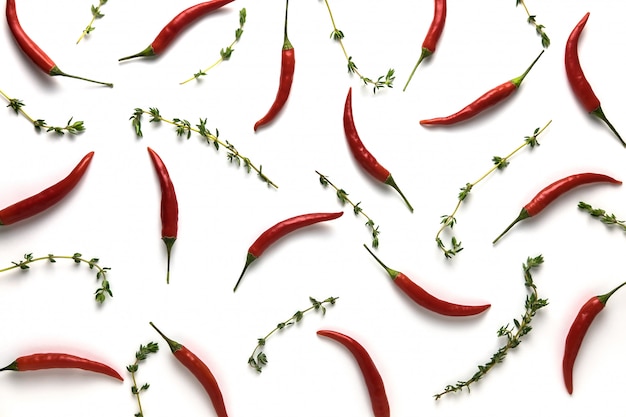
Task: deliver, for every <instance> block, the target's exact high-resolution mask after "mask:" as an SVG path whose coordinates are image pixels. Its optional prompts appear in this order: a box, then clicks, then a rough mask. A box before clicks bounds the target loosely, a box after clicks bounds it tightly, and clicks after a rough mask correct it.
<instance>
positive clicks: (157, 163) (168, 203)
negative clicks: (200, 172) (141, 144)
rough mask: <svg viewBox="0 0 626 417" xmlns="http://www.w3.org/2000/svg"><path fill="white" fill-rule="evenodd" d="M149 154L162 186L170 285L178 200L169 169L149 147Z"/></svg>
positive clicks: (176, 233)
mask: <svg viewBox="0 0 626 417" xmlns="http://www.w3.org/2000/svg"><path fill="white" fill-rule="evenodd" d="M148 153H149V154H150V159H152V164H153V165H154V169H155V170H156V172H157V176H158V178H159V184H160V186H161V238H162V239H163V242H165V247H166V248H167V283H168V284H169V283H170V257H171V253H172V246H174V242H176V238H177V236H178V200H177V199H176V191H175V190H174V184H173V183H172V179H171V178H170V174H169V173H168V172H167V167H166V166H165V164H164V163H163V160H161V158H160V157H159V155H157V153H156V152H155V151H154V150H152V148H150V147H148Z"/></svg>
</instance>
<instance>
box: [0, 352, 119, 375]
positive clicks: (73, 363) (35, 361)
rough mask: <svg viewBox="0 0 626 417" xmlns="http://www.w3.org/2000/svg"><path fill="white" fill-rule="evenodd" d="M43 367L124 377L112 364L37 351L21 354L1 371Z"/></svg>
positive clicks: (22, 370) (20, 370)
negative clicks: (25, 354)
mask: <svg viewBox="0 0 626 417" xmlns="http://www.w3.org/2000/svg"><path fill="white" fill-rule="evenodd" d="M42 369H82V370H84V371H90V372H97V373H100V374H103V375H108V376H110V377H113V378H116V379H119V380H120V381H123V380H124V378H122V376H121V375H120V374H119V373H118V372H117V371H116V370H115V369H113V368H111V367H110V366H108V365H106V364H104V363H101V362H97V361H93V360H90V359H86V358H81V357H79V356H75V355H69V354H67V353H35V354H32V355H27V356H20V357H19V358H17V359H16V360H14V361H13V362H12V363H10V364H9V365H7V366H5V367H4V368H0V371H18V372H24V371H38V370H42Z"/></svg>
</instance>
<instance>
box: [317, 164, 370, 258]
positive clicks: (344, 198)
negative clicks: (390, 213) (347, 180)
mask: <svg viewBox="0 0 626 417" xmlns="http://www.w3.org/2000/svg"><path fill="white" fill-rule="evenodd" d="M315 173H316V174H317V175H319V177H320V178H319V180H320V184H322V186H323V187H326V186H328V185H330V186H331V187H333V188H334V189H335V193H336V195H337V198H338V199H339V201H340V202H341V204H345V203H348V204H350V205H351V206H352V211H353V212H354V214H355V215H359V214H361V215H362V216H363V217H365V218H366V219H367V221H366V222H365V225H366V226H367V227H368V228H369V229H370V231H371V232H372V247H374V248H377V247H378V243H379V241H378V235H379V234H380V231H379V230H378V226H377V225H376V224H375V223H374V220H372V218H371V217H370V216H368V215H367V214H366V213H365V212H364V211H363V209H362V208H361V206H360V204H361V202H358V203H356V204H355V203H353V202H352V200H350V199H349V198H348V193H347V192H346V191H345V190H344V189H341V188H338V187H337V186H336V185H335V184H333V183H332V182H330V180H329V179H328V177H327V176H325V175H323V174H320V173H319V172H318V171H315Z"/></svg>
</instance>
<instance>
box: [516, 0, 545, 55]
mask: <svg viewBox="0 0 626 417" xmlns="http://www.w3.org/2000/svg"><path fill="white" fill-rule="evenodd" d="M520 4H521V5H522V6H523V7H524V10H525V11H526V15H528V19H527V22H528V23H529V24H531V25H533V26H534V27H535V32H537V35H539V36H540V37H541V45H542V46H543V47H544V48H547V47H548V46H550V38H549V37H548V35H547V34H546V32H545V31H544V29H545V26H544V25H540V24H538V23H537V20H536V17H537V16H535V15H531V14H530V12H529V11H528V7H526V3H524V0H515V7H517V6H519V5H520Z"/></svg>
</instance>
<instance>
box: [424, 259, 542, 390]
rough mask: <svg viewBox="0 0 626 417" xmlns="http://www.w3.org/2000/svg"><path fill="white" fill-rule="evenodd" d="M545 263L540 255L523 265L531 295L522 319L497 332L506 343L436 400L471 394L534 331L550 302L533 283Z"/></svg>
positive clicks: (527, 299) (525, 283) (525, 303)
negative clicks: (464, 392)
mask: <svg viewBox="0 0 626 417" xmlns="http://www.w3.org/2000/svg"><path fill="white" fill-rule="evenodd" d="M542 263H543V256H542V255H539V256H536V257H534V258H531V257H528V259H527V260H526V263H525V264H523V265H522V269H523V271H524V285H525V286H526V288H527V289H529V290H530V294H528V295H527V296H526V301H525V302H524V308H525V311H524V314H523V315H522V316H521V319H519V320H518V319H513V326H511V325H510V324H507V325H505V326H502V327H500V329H499V330H498V332H497V335H498V337H504V338H506V343H505V344H504V345H503V346H501V347H500V348H499V349H498V350H497V351H496V353H494V354H493V355H492V356H491V359H490V360H489V362H487V363H485V364H484V365H479V366H478V370H477V371H476V373H475V374H474V375H472V377H471V378H469V379H468V380H466V381H458V382H457V383H456V384H455V385H448V386H446V387H445V389H444V390H443V391H442V392H440V393H438V394H435V396H434V397H435V399H436V400H438V399H440V398H441V397H443V396H444V395H446V394H449V393H452V392H457V391H462V390H463V389H464V388H465V389H467V392H468V393H469V392H470V385H471V384H473V383H474V382H478V381H479V380H480V379H481V378H482V377H484V376H485V374H487V372H489V371H490V370H491V369H492V368H493V367H494V366H496V365H497V364H499V363H502V362H503V361H504V359H505V358H506V356H507V354H508V352H509V350H511V349H515V348H516V347H518V346H519V344H520V343H521V341H522V337H524V336H526V335H527V334H528V333H530V331H531V330H532V326H531V321H532V319H533V317H535V314H536V313H537V311H539V310H540V309H542V308H543V307H545V306H547V305H548V300H547V299H544V298H539V295H538V293H537V287H536V286H535V283H534V281H533V277H532V275H531V271H532V270H533V269H534V268H537V267H539V266H540V265H541V264H542Z"/></svg>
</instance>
